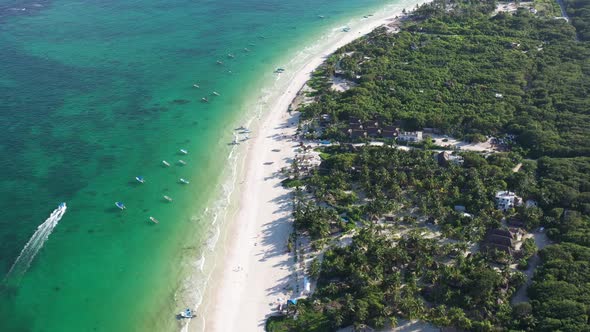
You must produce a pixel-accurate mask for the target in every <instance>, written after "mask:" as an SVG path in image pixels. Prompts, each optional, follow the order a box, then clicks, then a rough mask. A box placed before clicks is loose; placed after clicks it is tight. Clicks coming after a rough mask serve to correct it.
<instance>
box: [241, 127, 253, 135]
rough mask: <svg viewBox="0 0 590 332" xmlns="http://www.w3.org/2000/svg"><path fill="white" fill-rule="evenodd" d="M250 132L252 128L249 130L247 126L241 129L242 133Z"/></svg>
mask: <svg viewBox="0 0 590 332" xmlns="http://www.w3.org/2000/svg"><path fill="white" fill-rule="evenodd" d="M251 132H252V130H250V129H248V128H244V129H242V133H244V134H250V133H251Z"/></svg>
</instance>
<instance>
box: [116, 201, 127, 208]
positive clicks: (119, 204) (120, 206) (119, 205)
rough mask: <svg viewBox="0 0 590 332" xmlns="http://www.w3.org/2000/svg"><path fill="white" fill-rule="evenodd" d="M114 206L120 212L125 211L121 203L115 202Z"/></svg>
mask: <svg viewBox="0 0 590 332" xmlns="http://www.w3.org/2000/svg"><path fill="white" fill-rule="evenodd" d="M115 206H116V207H118V208H119V209H121V210H125V204H123V202H115Z"/></svg>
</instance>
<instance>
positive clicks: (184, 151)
mask: <svg viewBox="0 0 590 332" xmlns="http://www.w3.org/2000/svg"><path fill="white" fill-rule="evenodd" d="M179 151H180V153H182V154H188V151H187V150H185V149H180V150H179Z"/></svg>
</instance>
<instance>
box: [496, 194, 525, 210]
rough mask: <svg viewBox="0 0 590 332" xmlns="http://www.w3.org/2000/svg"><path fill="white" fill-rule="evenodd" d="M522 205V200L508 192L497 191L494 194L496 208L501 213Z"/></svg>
mask: <svg viewBox="0 0 590 332" xmlns="http://www.w3.org/2000/svg"><path fill="white" fill-rule="evenodd" d="M521 204H522V198H520V197H518V196H516V194H515V193H513V192H510V191H498V192H497V193H496V207H497V208H498V209H499V210H502V211H508V210H509V209H512V208H514V207H515V206H519V205H521Z"/></svg>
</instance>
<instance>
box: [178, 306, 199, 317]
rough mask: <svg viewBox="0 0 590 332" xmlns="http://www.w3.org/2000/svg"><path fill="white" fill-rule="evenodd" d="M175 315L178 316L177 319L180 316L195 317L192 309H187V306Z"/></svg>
mask: <svg viewBox="0 0 590 332" xmlns="http://www.w3.org/2000/svg"><path fill="white" fill-rule="evenodd" d="M177 317H178V318H179V319H182V318H193V317H195V314H193V312H192V310H191V309H189V308H186V309H184V310H183V311H181V312H180V313H179V314H178V315H177Z"/></svg>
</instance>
